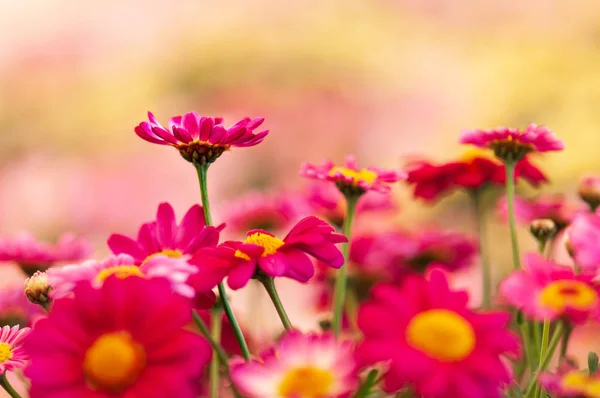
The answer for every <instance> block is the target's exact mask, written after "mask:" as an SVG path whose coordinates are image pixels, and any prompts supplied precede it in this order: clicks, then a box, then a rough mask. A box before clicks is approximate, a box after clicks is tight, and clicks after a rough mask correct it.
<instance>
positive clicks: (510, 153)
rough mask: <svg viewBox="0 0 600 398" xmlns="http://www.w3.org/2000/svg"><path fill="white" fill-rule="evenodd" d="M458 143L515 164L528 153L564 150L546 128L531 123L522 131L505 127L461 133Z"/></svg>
mask: <svg viewBox="0 0 600 398" xmlns="http://www.w3.org/2000/svg"><path fill="white" fill-rule="evenodd" d="M460 143H461V144H472V145H475V146H477V147H480V148H490V149H492V150H493V151H494V153H495V155H496V156H497V157H499V158H500V159H502V160H504V161H505V162H517V161H519V160H521V159H523V158H524V157H525V155H527V154H528V153H530V152H549V151H560V150H563V149H564V148H565V144H564V143H563V142H562V141H561V140H559V139H558V138H556V136H555V135H554V133H553V132H552V131H550V129H549V128H548V127H546V126H538V125H536V124H533V123H532V124H530V125H529V126H527V128H526V129H525V130H524V131H520V130H519V129H516V128H507V127H498V128H496V129H493V130H479V129H477V130H472V131H463V132H462V133H461V136H460Z"/></svg>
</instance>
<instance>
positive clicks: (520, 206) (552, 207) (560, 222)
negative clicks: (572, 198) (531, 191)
mask: <svg viewBox="0 0 600 398" xmlns="http://www.w3.org/2000/svg"><path fill="white" fill-rule="evenodd" d="M583 210H584V207H582V206H577V205H574V204H572V203H569V202H568V201H567V199H566V198H565V197H564V195H539V196H537V197H535V198H532V199H526V198H523V197H520V196H516V197H515V217H516V219H517V221H518V222H520V223H523V224H530V223H531V222H532V221H533V220H537V219H549V220H552V221H554V224H556V228H557V230H558V231H559V232H560V231H562V230H563V229H565V228H566V227H567V226H568V225H569V224H570V223H571V221H573V219H574V218H575V215H577V213H578V212H581V211H583ZM498 212H499V213H500V216H501V217H502V218H503V219H504V220H507V219H508V203H507V201H506V197H502V198H501V199H500V200H499V201H498Z"/></svg>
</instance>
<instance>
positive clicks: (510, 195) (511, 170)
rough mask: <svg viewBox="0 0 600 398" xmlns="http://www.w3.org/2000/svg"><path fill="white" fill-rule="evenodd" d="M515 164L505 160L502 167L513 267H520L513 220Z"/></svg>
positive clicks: (515, 227)
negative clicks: (503, 169) (504, 179)
mask: <svg viewBox="0 0 600 398" xmlns="http://www.w3.org/2000/svg"><path fill="white" fill-rule="evenodd" d="M515 165H516V163H515V162H508V161H507V162H505V163H504V167H505V168H506V202H507V204H508V225H509V228H510V240H511V243H512V254H513V265H514V267H515V269H521V259H520V257H519V242H518V238H517V225H516V222H515Z"/></svg>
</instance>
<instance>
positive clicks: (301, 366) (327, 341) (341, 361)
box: [231, 332, 358, 398]
mask: <svg viewBox="0 0 600 398" xmlns="http://www.w3.org/2000/svg"><path fill="white" fill-rule="evenodd" d="M353 354H354V353H353V349H352V344H351V343H350V342H338V341H336V339H335V338H334V337H333V336H332V335H317V334H307V335H304V334H300V333H297V332H292V333H288V334H287V335H286V336H285V337H284V338H283V339H282V340H281V341H280V342H279V343H278V344H277V346H276V347H274V348H272V349H271V350H269V351H267V352H266V353H265V354H263V355H262V356H261V358H260V359H259V360H256V361H253V362H249V363H242V362H238V363H236V364H234V365H233V366H232V369H231V377H232V379H233V382H234V383H235V385H236V386H237V387H238V388H239V389H240V391H241V392H242V394H244V396H247V397H249V398H265V397H324V398H325V397H327V398H338V397H347V396H349V394H350V392H352V391H354V390H355V389H356V388H357V386H358V377H357V373H356V362H355V360H354V356H353Z"/></svg>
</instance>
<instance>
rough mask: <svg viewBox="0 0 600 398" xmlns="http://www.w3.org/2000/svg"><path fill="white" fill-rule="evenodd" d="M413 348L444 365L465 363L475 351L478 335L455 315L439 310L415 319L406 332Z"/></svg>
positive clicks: (465, 321) (468, 324) (454, 313)
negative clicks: (447, 363) (456, 362)
mask: <svg viewBox="0 0 600 398" xmlns="http://www.w3.org/2000/svg"><path fill="white" fill-rule="evenodd" d="M406 340H407V342H408V344H409V345H410V346H412V347H413V348H415V349H417V350H419V351H421V352H423V353H424V354H426V355H427V356H429V357H431V358H434V359H437V360H439V361H442V362H455V361H460V360H463V359H465V358H466V357H468V356H469V354H471V352H472V351H473V349H474V348H475V342H476V338H475V331H474V330H473V327H472V326H471V324H470V323H469V322H468V321H467V320H466V319H465V318H463V317H462V316H460V315H458V314H457V313H456V312H454V311H449V310H443V309H435V310H428V311H424V312H421V313H420V314H417V315H415V316H414V317H413V318H412V319H411V321H410V322H409V324H408V326H407V328H406Z"/></svg>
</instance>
